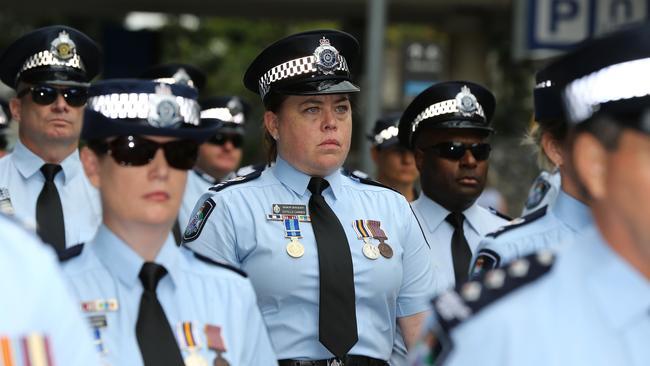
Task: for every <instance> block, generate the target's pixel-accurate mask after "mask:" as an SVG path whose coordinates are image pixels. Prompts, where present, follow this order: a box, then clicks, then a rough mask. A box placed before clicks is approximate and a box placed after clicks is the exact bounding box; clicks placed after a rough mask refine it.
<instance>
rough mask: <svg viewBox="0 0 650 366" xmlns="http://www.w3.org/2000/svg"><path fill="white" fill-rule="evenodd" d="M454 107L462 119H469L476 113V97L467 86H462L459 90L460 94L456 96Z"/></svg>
mask: <svg viewBox="0 0 650 366" xmlns="http://www.w3.org/2000/svg"><path fill="white" fill-rule="evenodd" d="M456 106H457V107H458V111H459V112H460V114H461V115H463V116H464V117H471V116H472V115H473V114H475V113H478V102H477V101H476V96H474V94H472V92H471V91H470V90H469V88H468V87H467V85H463V87H462V88H460V93H458V94H456Z"/></svg>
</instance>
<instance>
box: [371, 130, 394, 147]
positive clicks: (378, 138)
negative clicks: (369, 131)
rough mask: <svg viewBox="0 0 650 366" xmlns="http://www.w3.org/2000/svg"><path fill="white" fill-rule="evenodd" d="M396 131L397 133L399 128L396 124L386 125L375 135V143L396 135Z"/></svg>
mask: <svg viewBox="0 0 650 366" xmlns="http://www.w3.org/2000/svg"><path fill="white" fill-rule="evenodd" d="M398 133H399V128H397V127H396V126H389V127H386V128H384V129H383V130H381V132H379V133H378V134H376V135H375V143H376V144H378V145H379V144H381V143H382V142H384V141H387V140H390V139H391V138H393V137H396V136H397V135H398Z"/></svg>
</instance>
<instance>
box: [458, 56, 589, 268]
mask: <svg viewBox="0 0 650 366" xmlns="http://www.w3.org/2000/svg"><path fill="white" fill-rule="evenodd" d="M555 67H557V66H556V65H551V66H549V67H547V68H545V69H543V70H541V71H540V72H538V73H537V77H536V78H537V86H536V87H535V90H534V97H535V120H536V121H537V123H538V124H539V126H540V127H539V129H540V133H541V141H540V145H541V148H542V149H543V150H544V154H545V155H546V156H548V158H549V160H551V161H552V162H553V164H554V165H555V166H557V167H558V169H559V171H560V176H561V178H562V185H561V190H560V192H559V194H558V195H557V198H556V199H555V202H554V203H553V205H552V206H551V207H550V208H549V207H547V206H543V207H542V208H540V209H538V210H537V211H534V212H532V213H530V214H528V215H526V216H524V217H521V218H518V219H516V220H513V221H512V222H510V223H509V224H508V225H506V226H504V227H501V228H499V229H498V230H496V231H494V232H492V233H490V234H488V235H487V237H486V238H485V239H484V240H483V241H481V244H480V245H479V247H478V250H477V253H476V255H475V256H474V258H475V259H474V261H473V268H472V271H471V276H472V277H473V278H478V277H481V276H482V275H483V273H484V272H485V271H487V270H490V269H494V268H497V267H501V266H504V265H506V264H508V263H510V262H511V261H512V260H514V259H517V258H521V257H523V256H525V255H528V254H531V253H534V252H537V251H540V250H542V249H547V248H548V249H554V248H555V247H557V246H559V245H560V244H561V243H562V242H564V241H567V240H571V239H572V238H573V236H574V235H576V234H577V233H578V232H580V231H581V230H583V229H584V228H585V227H587V226H589V225H591V224H592V222H593V221H592V218H591V214H590V213H589V207H587V205H586V204H585V201H586V197H584V194H583V193H582V192H581V190H580V187H579V186H578V184H577V183H576V181H575V179H574V178H573V175H572V174H571V173H570V169H571V168H570V162H569V160H570V159H568V156H569V155H568V150H569V148H570V145H568V135H569V133H570V132H569V127H570V126H569V124H568V123H567V122H566V120H565V118H564V115H563V112H562V99H561V95H560V92H561V89H560V88H559V86H558V85H557V83H558V81H557V73H558V72H561V71H562V70H556V69H554V68H555ZM565 157H566V158H565Z"/></svg>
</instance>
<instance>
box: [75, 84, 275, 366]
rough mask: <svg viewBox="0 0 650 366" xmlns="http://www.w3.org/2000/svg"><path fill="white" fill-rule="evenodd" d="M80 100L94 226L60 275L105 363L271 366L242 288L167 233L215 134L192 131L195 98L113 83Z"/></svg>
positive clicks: (187, 91)
mask: <svg viewBox="0 0 650 366" xmlns="http://www.w3.org/2000/svg"><path fill="white" fill-rule="evenodd" d="M89 95H90V98H89V100H88V108H87V111H86V114H85V121H84V126H83V130H82V138H83V139H84V140H86V141H87V147H85V148H84V149H83V150H82V153H81V159H82V162H83V164H84V169H85V170H86V174H87V175H88V177H89V179H90V181H91V183H93V185H94V186H96V187H97V188H98V189H99V191H100V196H101V200H102V206H103V215H104V216H103V225H102V226H101V227H100V229H99V231H98V233H97V236H96V237H95V238H94V239H93V241H92V242H91V243H90V244H89V245H87V246H86V248H85V249H84V250H83V252H82V248H83V247H81V246H80V247H75V248H74V249H69V250H68V251H67V252H66V253H65V257H67V260H66V262H65V264H64V270H65V273H66V275H67V277H68V279H69V281H70V282H71V285H72V288H73V289H74V292H75V293H76V295H77V297H78V299H79V301H80V302H81V307H82V309H83V311H84V312H85V313H86V315H87V316H88V318H89V321H90V323H91V325H92V327H93V328H94V334H95V337H96V344H97V345H98V350H99V351H100V352H101V354H102V356H104V358H105V360H106V361H107V362H108V363H109V364H112V365H138V364H143V363H144V364H145V365H156V366H159V365H182V364H185V365H189V366H194V365H208V360H213V361H212V362H213V363H214V365H227V364H231V365H273V364H275V363H276V361H275V360H276V358H275V355H274V354H273V351H272V348H271V344H270V342H269V338H268V335H267V333H266V330H265V328H264V323H263V321H262V318H261V316H260V313H259V310H258V308H257V306H256V300H255V293H254V291H253V289H252V286H251V285H250V282H249V281H248V280H247V279H246V278H245V276H243V275H242V274H241V273H238V272H239V271H238V270H233V269H231V268H228V267H227V266H225V265H220V264H217V263H215V262H212V261H210V260H208V259H206V258H202V257H201V256H197V255H194V254H193V253H192V252H191V251H189V250H188V249H186V248H180V249H179V248H178V247H177V246H176V245H175V243H174V240H173V238H172V236H171V234H170V229H171V227H172V225H173V223H174V220H175V218H176V215H177V214H178V209H179V207H180V204H181V198H182V196H183V191H184V188H185V182H186V178H187V170H188V169H191V168H192V166H193V165H194V162H195V160H196V156H197V151H198V144H199V143H200V142H201V141H202V140H204V139H205V138H207V137H209V136H211V135H213V134H214V133H215V130H216V129H215V127H216V124H209V125H207V126H199V110H198V104H197V103H196V91H194V90H193V89H191V88H188V87H186V86H182V85H166V84H158V83H155V82H152V81H137V80H113V81H105V82H100V83H97V84H96V85H94V86H91V88H90V91H89ZM65 259H66V258H64V260H65ZM179 346H180V347H179ZM183 359H184V362H183ZM210 364H212V363H210Z"/></svg>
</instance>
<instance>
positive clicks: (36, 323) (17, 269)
mask: <svg viewBox="0 0 650 366" xmlns="http://www.w3.org/2000/svg"><path fill="white" fill-rule="evenodd" d="M0 243H2V245H0V276H1V277H2V281H0V293H1V294H2V295H1V296H2V300H1V301H0V365H13V366H22V365H25V366H27V365H32V366H36V365H39V366H50V365H66V366H86V365H99V358H98V357H97V354H96V353H95V351H94V350H93V344H92V341H91V338H90V332H89V331H88V327H87V325H86V323H85V322H84V321H83V319H82V318H81V314H80V313H79V308H78V307H77V306H76V303H75V302H74V301H73V300H72V296H70V293H69V291H68V289H67V288H66V285H65V283H64V281H63V278H62V275H61V270H60V269H59V266H58V265H57V263H56V260H55V256H54V253H53V252H52V250H51V249H50V248H48V247H45V246H44V245H43V243H42V242H41V241H40V240H38V238H37V237H36V236H34V234H32V233H30V232H28V231H27V230H25V228H23V227H21V226H20V225H19V224H18V223H17V222H16V221H15V220H14V219H12V218H10V217H8V216H5V215H3V214H0Z"/></svg>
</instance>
